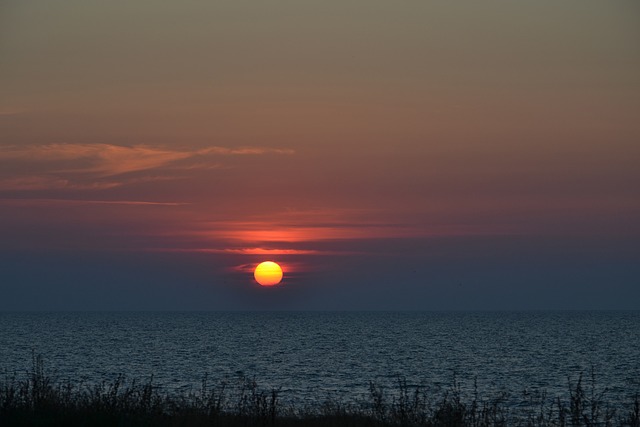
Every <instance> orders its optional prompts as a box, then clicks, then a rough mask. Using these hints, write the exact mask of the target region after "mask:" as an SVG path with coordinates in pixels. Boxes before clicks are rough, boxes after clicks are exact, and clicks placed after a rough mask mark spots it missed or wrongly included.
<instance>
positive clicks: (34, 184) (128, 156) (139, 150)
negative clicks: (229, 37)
mask: <svg viewBox="0 0 640 427" xmlns="http://www.w3.org/2000/svg"><path fill="white" fill-rule="evenodd" d="M264 154H276V155H289V154H293V150H289V149H280V148H268V147H241V148H228V147H219V146H212V147H205V148H201V149H197V150H187V149H169V148H165V147H156V146H151V145H146V144H138V145H132V146H121V145H114V144H95V143H90V144H44V145H27V146H15V145H14V146H0V170H4V172H3V173H2V175H4V176H0V190H5V191H6V190H45V189H53V190H56V189H73V190H82V189H105V188H113V187H117V186H121V185H125V184H132V183H139V182H145V181H156V180H162V179H178V178H179V177H178V176H176V175H175V174H176V172H178V171H188V170H194V169H203V170H206V169H215V168H218V167H220V161H219V157H221V156H245V155H252V156H255V155H264ZM153 170H156V171H160V170H162V172H163V174H160V175H158V176H153V177H149V176H143V177H140V176H137V177H132V176H131V175H132V174H134V173H137V174H138V175H139V174H140V173H146V172H149V171H153Z"/></svg>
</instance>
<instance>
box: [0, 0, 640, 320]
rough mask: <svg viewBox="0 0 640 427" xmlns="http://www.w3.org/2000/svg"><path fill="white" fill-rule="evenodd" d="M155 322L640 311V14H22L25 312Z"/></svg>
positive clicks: (4, 71)
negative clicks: (147, 313)
mask: <svg viewBox="0 0 640 427" xmlns="http://www.w3.org/2000/svg"><path fill="white" fill-rule="evenodd" d="M265 260H272V261H276V262H278V263H280V264H281V265H282V267H283V270H284V271H285V273H284V275H285V277H284V280H283V282H282V283H281V284H280V285H278V286H275V287H271V288H261V287H260V286H259V285H258V284H257V283H256V282H255V281H254V280H253V274H252V271H253V268H254V267H255V265H256V264H257V263H259V262H261V261H265ZM138 309H140V310H256V309H266V310H280V309H287V310H289V309H293V310H307V309H318V310H379V309H383V310H386V309H388V310H394V309H412V310H461V309H480V310H485V309H504V310H510V309H640V3H638V2H633V1H617V0H614V1H600V0H580V1H577V0H575V1H574V0H571V1H557V0H553V1H551V0H549V1H547V0H543V1H529V2H523V1H493V0H488V1H464V2H451V1H406V2H397V1H378V0H369V1H363V0H359V1H350V0H340V1H337V0H335V1H334V0H327V1H317V2H311V1H293V0H291V1H242V0H216V1H201V0H186V1H180V2H170V1H155V0H154V1H152V0H127V1H124V0H112V1H98V0H89V1H88V0H61V1H50V0H29V1H19V0H8V1H3V2H2V3H1V4H0V310H138Z"/></svg>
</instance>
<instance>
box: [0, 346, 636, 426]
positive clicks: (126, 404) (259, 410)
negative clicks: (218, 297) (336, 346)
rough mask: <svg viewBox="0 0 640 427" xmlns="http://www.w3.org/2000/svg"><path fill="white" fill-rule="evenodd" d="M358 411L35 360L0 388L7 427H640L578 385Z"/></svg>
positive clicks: (632, 416)
mask: <svg viewBox="0 0 640 427" xmlns="http://www.w3.org/2000/svg"><path fill="white" fill-rule="evenodd" d="M369 391H370V392H369V396H368V398H366V399H364V400H362V401H361V402H360V403H358V404H353V403H342V402H339V401H336V400H327V401H325V402H322V403H318V405H317V406H316V407H305V408H296V407H293V406H291V405H286V404H284V403H282V401H281V400H280V398H279V392H278V390H264V389H261V388H260V387H258V385H257V384H256V382H255V381H253V380H244V381H243V382H241V383H240V384H239V386H238V387H237V389H233V390H232V389H230V388H228V386H227V385H225V384H224V383H221V384H219V385H217V386H209V385H208V384H207V381H206V379H205V380H204V381H203V384H202V387H201V389H200V390H198V391H197V392H190V393H186V394H182V395H175V394H170V393H163V392H161V390H160V389H159V388H158V387H156V386H155V385H154V384H153V379H150V380H148V381H147V382H145V383H137V382H135V381H125V379H124V378H123V377H120V378H118V379H116V380H115V381H113V382H112V383H101V384H99V385H92V386H89V385H86V384H84V385H83V383H73V382H69V381H67V382H55V381H53V380H52V379H51V377H49V376H48V375H47V374H46V373H45V372H44V368H43V363H42V359H41V358H39V357H37V358H34V362H33V367H32V369H31V371H30V372H29V375H28V377H27V378H25V379H21V380H18V379H16V378H15V377H8V376H6V375H5V378H4V379H3V380H1V381H0V426H243V427H244V426H310V427H314V426H338V427H340V426H353V427H359V426H634V427H640V399H639V398H638V396H637V395H636V397H635V399H634V400H633V401H631V402H626V403H625V402H615V405H613V403H614V402H607V401H606V400H605V397H606V390H598V389H597V388H596V387H595V383H594V382H593V377H592V379H591V382H589V384H584V382H583V377H582V376H580V377H579V378H578V379H577V380H576V381H575V382H574V383H573V384H572V383H569V385H568V394H567V397H566V399H564V400H563V399H562V398H558V397H556V398H548V397H547V396H545V394H544V393H542V394H538V395H534V396H528V397H526V396H527V395H526V394H525V397H526V404H525V405H520V406H518V407H516V408H514V407H511V405H507V403H506V402H507V396H504V395H500V396H495V397H492V398H489V399H483V398H481V397H479V396H478V395H477V393H475V394H474V395H473V396H472V397H470V398H467V399H465V398H463V396H462V393H461V391H460V387H459V385H458V384H456V382H455V381H453V384H452V386H451V387H450V388H449V389H448V390H446V391H443V392H441V393H439V394H438V395H431V394H430V393H427V392H426V391H425V390H424V389H422V388H420V387H417V388H412V387H408V386H407V384H406V382H405V381H404V380H402V379H399V380H398V386H397V387H396V388H395V389H394V390H389V391H387V390H385V389H383V388H382V387H380V386H377V385H375V384H373V383H372V384H371V385H370V389H369Z"/></svg>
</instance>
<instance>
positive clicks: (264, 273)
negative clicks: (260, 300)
mask: <svg viewBox="0 0 640 427" xmlns="http://www.w3.org/2000/svg"><path fill="white" fill-rule="evenodd" d="M253 277H255V279H256V282H258V283H260V284H261V285H262V286H273V285H277V284H278V283H280V281H281V280H282V268H280V266H279V265H278V264H276V263H275V262H273V261H265V262H262V263H260V264H258V266H257V267H256V270H255V271H254V272H253Z"/></svg>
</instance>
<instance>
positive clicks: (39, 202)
mask: <svg viewBox="0 0 640 427" xmlns="http://www.w3.org/2000/svg"><path fill="white" fill-rule="evenodd" d="M0 205H10V206H52V205H126V206H183V205H188V203H181V202H156V201H148V200H74V199H0Z"/></svg>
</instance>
